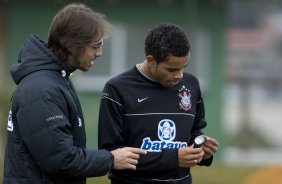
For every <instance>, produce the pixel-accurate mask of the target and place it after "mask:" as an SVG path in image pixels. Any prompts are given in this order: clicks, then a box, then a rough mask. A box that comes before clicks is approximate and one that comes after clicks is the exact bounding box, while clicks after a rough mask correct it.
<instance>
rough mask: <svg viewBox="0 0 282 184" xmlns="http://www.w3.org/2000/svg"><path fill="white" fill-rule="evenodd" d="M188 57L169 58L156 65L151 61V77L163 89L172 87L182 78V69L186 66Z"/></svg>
mask: <svg viewBox="0 0 282 184" xmlns="http://www.w3.org/2000/svg"><path fill="white" fill-rule="evenodd" d="M189 60H190V55H188V56H185V57H176V56H169V57H168V58H167V61H164V62H160V63H158V64H157V63H156V61H155V60H153V61H151V62H153V63H151V72H150V73H151V75H152V76H151V77H152V79H153V80H155V81H157V82H159V83H160V84H161V85H163V86H164V87H174V86H176V85H177V84H178V83H179V81H180V80H181V79H182V77H183V72H184V69H185V68H186V67H187V66H188V64H189Z"/></svg>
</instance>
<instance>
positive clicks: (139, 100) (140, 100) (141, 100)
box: [137, 97, 149, 102]
mask: <svg viewBox="0 0 282 184" xmlns="http://www.w3.org/2000/svg"><path fill="white" fill-rule="evenodd" d="M147 98H149V97H146V98H142V99H139V98H138V99H137V101H138V102H143V101H144V100H146V99H147Z"/></svg>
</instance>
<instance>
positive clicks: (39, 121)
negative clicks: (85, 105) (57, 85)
mask: <svg viewBox="0 0 282 184" xmlns="http://www.w3.org/2000/svg"><path fill="white" fill-rule="evenodd" d="M41 95H42V96H43V98H35V99H34V100H33V101H32V102H31V103H30V102H28V103H27V102H26V100H25V99H23V97H21V96H19V99H20V101H21V102H22V103H20V106H19V108H18V110H17V111H16V118H17V123H18V127H19V131H20V133H21V136H22V139H23V143H24V145H25V146H26V147H27V149H28V151H29V152H30V155H31V156H32V159H33V160H35V162H36V163H37V165H38V166H39V167H40V169H41V170H42V171H43V172H45V173H48V174H51V175H58V176H60V177H70V178H71V177H75V178H85V177H91V176H101V175H105V174H106V173H107V172H109V170H110V169H111V167H112V162H113V156H112V154H111V153H110V152H108V151H106V150H86V149H85V145H77V146H75V145H74V137H73V129H72V126H74V125H72V122H71V121H73V120H70V119H69V118H68V117H69V116H68V113H69V112H68V110H66V107H67V102H66V101H65V100H64V96H63V95H60V94H59V93H57V94H53V95H52V96H51V95H50V94H41ZM58 101H60V103H58ZM79 131H80V130H79ZM81 131H84V129H82V130H81Z"/></svg>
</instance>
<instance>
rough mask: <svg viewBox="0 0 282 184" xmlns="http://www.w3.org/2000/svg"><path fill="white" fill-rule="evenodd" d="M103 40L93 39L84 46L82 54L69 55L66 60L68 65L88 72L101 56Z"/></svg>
mask: <svg viewBox="0 0 282 184" xmlns="http://www.w3.org/2000/svg"><path fill="white" fill-rule="evenodd" d="M102 45H103V38H100V39H98V40H97V39H93V40H92V42H90V44H87V45H85V48H84V52H82V53H80V54H77V55H71V56H69V58H68V62H69V65H70V66H71V67H74V68H76V69H80V70H82V71H85V72H86V71H88V70H89V69H90V68H91V67H92V66H93V64H94V62H95V60H96V58H97V57H101V56H102V54H103V53H102Z"/></svg>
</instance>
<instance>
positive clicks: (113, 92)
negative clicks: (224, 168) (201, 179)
mask: <svg viewBox="0 0 282 184" xmlns="http://www.w3.org/2000/svg"><path fill="white" fill-rule="evenodd" d="M145 54H146V59H145V61H144V62H143V63H140V64H137V65H136V66H134V67H133V68H132V69H130V70H128V71H126V72H124V73H122V74H120V75H118V76H117V77H114V78H112V79H111V80H109V81H108V82H107V83H106V85H105V87H104V90H103V93H102V96H101V106H100V114H99V128H98V130H99V137H98V140H99V148H103V149H107V150H113V149H116V148H122V147H125V146H131V147H138V148H141V149H143V150H146V151H147V154H146V155H140V159H139V161H138V164H137V169H136V171H130V170H123V171H118V170H115V169H113V170H111V172H110V173H109V178H110V179H111V182H112V184H126V183H136V184H138V183H140V184H144V183H171V184H172V183H175V184H180V183H185V184H191V183H192V177H191V175H190V168H191V167H194V166H195V165H205V166H209V165H211V163H212V159H213V155H214V153H215V152H216V151H217V147H218V143H217V141H216V140H215V139H213V138H211V137H207V139H206V141H205V143H204V145H203V146H202V147H200V148H194V145H193V140H194V138H195V137H196V136H198V135H201V134H203V133H202V129H204V128H205V127H206V125H207V123H206V120H205V114H204V103H203V99H202V96H201V90H200V86H199V82H198V80H197V78H196V77H195V76H193V75H191V74H188V73H184V70H185V68H186V67H187V66H188V64H189V60H190V44H189V41H188V38H187V36H186V35H185V33H184V31H183V29H182V28H180V27H179V26H177V25H173V24H161V25H158V26H157V27H155V28H153V29H152V30H151V31H150V32H149V33H148V35H147V37H146V40H145Z"/></svg>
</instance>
